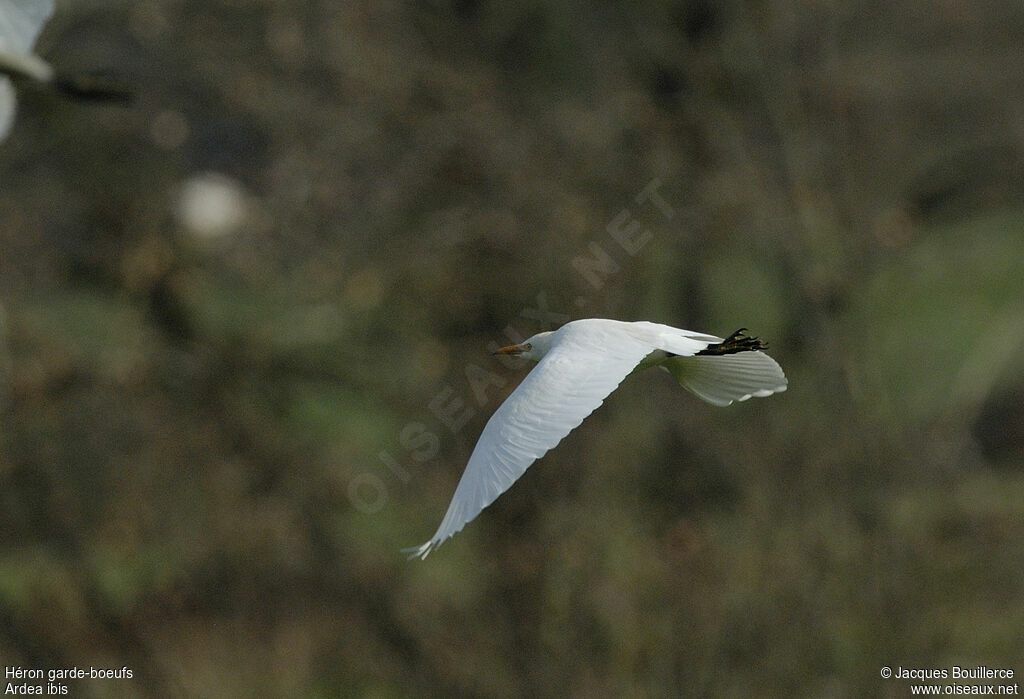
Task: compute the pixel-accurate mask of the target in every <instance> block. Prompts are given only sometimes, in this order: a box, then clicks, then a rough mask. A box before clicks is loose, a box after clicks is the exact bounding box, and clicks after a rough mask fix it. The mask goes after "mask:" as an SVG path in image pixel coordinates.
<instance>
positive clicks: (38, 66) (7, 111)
mask: <svg viewBox="0 0 1024 699" xmlns="http://www.w3.org/2000/svg"><path fill="white" fill-rule="evenodd" d="M51 14H53V0H6V1H5V2H2V3H0V141H2V140H3V139H4V137H5V136H6V135H7V132H8V131H9V130H10V128H11V122H13V121H14V104H15V103H14V87H13V86H12V85H11V81H10V80H8V79H7V78H6V77H4V76H5V75H9V76H11V77H12V78H20V79H28V80H35V81H38V82H46V81H48V80H50V79H52V78H53V68H51V67H50V64H48V63H47V62H46V61H44V60H43V59H41V58H40V57H39V56H37V55H35V54H34V53H32V44H34V43H35V41H36V37H38V36H39V32H41V31H42V30H43V25H44V24H45V23H46V20H47V19H49V18H50V15H51Z"/></svg>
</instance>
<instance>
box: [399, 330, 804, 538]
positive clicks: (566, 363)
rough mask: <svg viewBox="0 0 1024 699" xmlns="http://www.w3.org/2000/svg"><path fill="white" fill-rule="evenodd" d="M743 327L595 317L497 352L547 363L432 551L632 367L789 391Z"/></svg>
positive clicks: (716, 400)
mask: <svg viewBox="0 0 1024 699" xmlns="http://www.w3.org/2000/svg"><path fill="white" fill-rule="evenodd" d="M744 331H745V329H740V330H737V331H736V332H735V333H733V334H732V335H730V336H729V337H728V338H726V339H722V338H720V337H715V336H714V335H705V334H703V333H696V332H691V331H689V330H680V329H679V328H673V327H670V326H668V325H660V324H658V323H648V322H645V321H641V322H636V323H627V322H622V321H617V320H604V319H598V318H594V319H588V320H576V321H572V322H570V323H566V324H565V325H563V326H562V327H561V328H559V329H558V330H555V331H549V332H542V333H538V334H536V335H534V336H533V337H531V338H530V339H528V340H527V341H526V342H523V343H522V344H518V345H510V346H508V347H503V348H502V349H500V350H498V351H497V352H496V353H495V354H508V355H515V356H519V357H525V358H526V359H531V360H533V361H535V362H538V364H537V366H536V367H534V368H533V370H532V371H531V372H530V373H529V374H528V375H527V377H526V378H525V379H523V382H522V383H521V384H519V386H518V388H516V390H515V391H513V392H512V394H511V395H510V396H509V397H508V398H507V399H506V400H505V402H504V403H502V404H501V406H500V407H499V408H498V409H497V410H496V411H495V412H494V415H492V416H491V419H490V420H488V421H487V425H486V426H485V427H484V430H483V432H482V433H481V434H480V439H479V440H478V441H477V443H476V447H475V448H474V449H473V453H472V454H471V455H470V457H469V464H467V466H466V470H465V471H464V472H463V474H462V479H461V480H460V481H459V485H458V487H456V489H455V495H454V497H453V498H452V502H451V504H450V505H449V506H448V512H447V513H446V514H445V516H444V519H443V520H441V526H440V527H438V529H437V533H435V534H434V536H433V537H432V538H431V539H430V541H428V542H427V543H425V544H423V545H422V546H416V547H413V548H409V549H404V550H403V553H408V554H410V556H409V557H410V558H426V557H427V554H429V553H430V552H431V551H433V550H434V549H436V548H437V547H438V546H440V545H441V544H442V543H443V542H444V541H446V540H447V539H449V538H451V537H452V536H453V535H454V534H456V533H458V532H459V531H461V530H462V528H463V527H464V526H466V524H467V523H469V522H470V521H472V520H473V518H475V517H476V516H477V515H478V514H480V512H481V511H482V510H483V509H484V508H485V507H487V506H488V505H490V504H491V503H492V502H494V501H495V500H496V499H497V498H498V496H499V495H501V494H502V493H504V492H505V491H506V490H508V488H509V487H510V486H511V485H512V484H513V483H515V482H516V480H518V479H519V477H520V476H522V475H523V473H525V472H526V469H527V468H529V467H530V465H531V464H532V463H533V462H534V461H536V460H537V459H539V458H540V457H541V456H543V455H544V454H545V453H547V452H548V450H550V449H551V448H553V447H554V446H555V445H556V444H558V443H559V442H560V441H562V438H563V437H565V436H566V435H567V434H569V432H571V431H572V430H573V429H575V428H576V427H577V426H578V425H579V424H580V423H581V422H583V420H584V418H586V417H587V416H588V415H590V413H592V412H594V410H596V409H597V408H598V406H600V405H601V403H603V402H604V399H605V398H606V397H607V396H608V394H610V393H611V392H612V391H614V390H615V388H616V387H617V386H618V385H619V384H620V383H621V382H622V380H623V379H625V378H626V377H627V376H628V375H629V374H631V373H632V372H633V371H635V370H638V369H645V368H647V367H651V366H661V367H662V368H663V369H665V370H667V371H668V372H669V373H670V374H672V376H673V377H674V378H675V379H676V380H677V381H678V382H679V383H680V384H681V385H682V386H683V388H686V389H688V390H689V391H691V392H692V393H694V394H695V395H696V396H697V397H698V398H701V399H702V400H705V401H707V402H708V403H711V404H712V405H719V406H725V405H729V404H730V403H732V402H733V401H743V400H747V399H748V398H751V397H754V396H757V397H764V396H770V395H771V394H773V393H778V392H780V391H785V390H786V385H787V381H786V376H785V374H783V373H782V368H781V367H780V366H779V365H778V364H777V363H776V362H775V360H774V359H772V358H771V357H769V356H768V355H766V354H765V353H764V352H762V351H761V350H763V349H765V347H766V345H765V344H764V343H763V342H761V341H760V340H758V339H757V338H756V337H748V336H746V335H744V334H743V333H744Z"/></svg>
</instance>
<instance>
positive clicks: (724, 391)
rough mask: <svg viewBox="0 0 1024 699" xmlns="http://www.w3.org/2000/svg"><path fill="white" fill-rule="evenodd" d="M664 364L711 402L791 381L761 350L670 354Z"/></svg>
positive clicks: (759, 393) (763, 392)
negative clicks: (693, 354)
mask: <svg viewBox="0 0 1024 699" xmlns="http://www.w3.org/2000/svg"><path fill="white" fill-rule="evenodd" d="M662 366H663V367H664V368H665V369H667V370H668V372H669V373H670V374H672V376H673V377H674V378H675V380H676V381H678V382H679V385H681V386H682V387H683V388H685V389H686V390H688V391H690V392H691V393H693V394H694V395H696V396H697V397H698V398H700V399H701V400H705V401H707V402H708V403H711V404H712V405H720V406H724V405H729V404H730V403H732V402H733V401H742V400H747V399H748V398H751V397H754V396H756V397H758V398H763V397H765V396H770V395H771V394H773V393H779V392H780V391H785V390H786V386H787V385H788V381H786V375H785V374H783V373H782V367H780V366H779V365H778V364H777V363H776V362H775V360H774V359H772V358H771V357H769V356H768V355H767V354H765V353H764V352H761V351H757V350H752V351H738V352H735V353H731V354H699V355H696V356H693V357H670V358H668V359H666V360H665V361H664V362H663V363H662Z"/></svg>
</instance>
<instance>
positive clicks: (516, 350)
mask: <svg viewBox="0 0 1024 699" xmlns="http://www.w3.org/2000/svg"><path fill="white" fill-rule="evenodd" d="M552 334H553V332H552V331H551V330H548V331H546V332H542V333H537V334H536V335H534V336H533V337H531V338H529V339H528V340H527V341H526V342H521V343H519V344H518V345H509V346H507V347H502V348H501V349H499V350H495V352H494V354H509V355H512V356H513V357H522V358H523V359H532V360H533V361H535V362H539V361H540V360H541V359H543V358H544V355H545V354H547V353H548V350H549V349H551V341H552V339H553V338H552Z"/></svg>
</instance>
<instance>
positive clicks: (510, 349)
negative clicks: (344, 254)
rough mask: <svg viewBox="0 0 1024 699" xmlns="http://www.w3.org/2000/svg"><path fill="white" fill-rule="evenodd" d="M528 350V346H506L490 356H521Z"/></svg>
mask: <svg viewBox="0 0 1024 699" xmlns="http://www.w3.org/2000/svg"><path fill="white" fill-rule="evenodd" d="M529 349H530V347H529V345H525V344H524V345H507V346H505V347H502V348H501V349H496V350H494V351H493V352H491V354H522V353H523V352H526V351H528V350H529Z"/></svg>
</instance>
